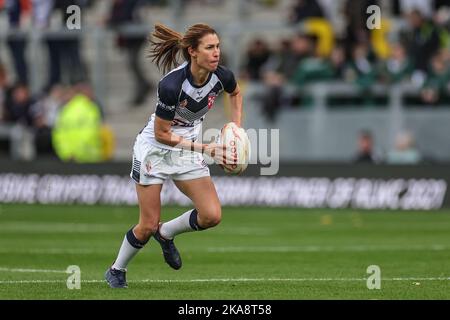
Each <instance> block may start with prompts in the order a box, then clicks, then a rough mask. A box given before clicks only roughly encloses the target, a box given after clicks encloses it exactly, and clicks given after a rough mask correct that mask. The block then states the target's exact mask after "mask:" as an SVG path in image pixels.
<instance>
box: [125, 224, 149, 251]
mask: <svg viewBox="0 0 450 320" xmlns="http://www.w3.org/2000/svg"><path fill="white" fill-rule="evenodd" d="M133 229H134V227H133V228H131V229H130V230H128V232H127V240H128V242H129V243H130V244H131V245H132V246H133V247H135V248H136V249H142V248H143V247H144V246H145V245H146V244H147V242H148V240H149V239H150V238H149V239H147V240H146V241H144V242H142V241H141V240H139V239H138V238H136V236H135V235H134V232H133Z"/></svg>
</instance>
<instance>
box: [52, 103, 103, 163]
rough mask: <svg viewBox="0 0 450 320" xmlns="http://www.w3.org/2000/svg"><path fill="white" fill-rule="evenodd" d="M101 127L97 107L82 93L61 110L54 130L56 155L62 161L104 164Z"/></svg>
mask: <svg viewBox="0 0 450 320" xmlns="http://www.w3.org/2000/svg"><path fill="white" fill-rule="evenodd" d="M101 127H102V119H101V115H100V110H99V108H98V106H97V105H96V104H95V103H94V102H93V101H92V100H91V99H89V98H88V97H86V96H84V95H82V94H78V95H76V96H74V97H73V98H72V99H71V100H70V101H69V102H68V103H67V104H66V105H64V106H63V107H62V109H61V111H60V113H59V115H58V117H57V119H56V123H55V126H54V128H53V132H52V140H53V147H54V149H55V152H56V154H57V155H58V157H59V158H60V159H61V160H63V161H75V162H98V161H102V160H103V155H102V137H101Z"/></svg>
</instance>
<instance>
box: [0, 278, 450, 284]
mask: <svg viewBox="0 0 450 320" xmlns="http://www.w3.org/2000/svg"><path fill="white" fill-rule="evenodd" d="M333 281H337V282H357V281H367V279H366V278H267V279H262V278H236V279H233V278H230V279H185V280H183V279H142V280H128V282H130V283H199V282H333ZM381 281H450V277H434V278H433V277H429V278H427V277H417V278H414V277H407V278H382V279H381ZM81 282H82V283H104V282H105V281H104V280H98V279H97V280H95V279H94V280H81ZM33 283H66V281H65V280H0V284H33Z"/></svg>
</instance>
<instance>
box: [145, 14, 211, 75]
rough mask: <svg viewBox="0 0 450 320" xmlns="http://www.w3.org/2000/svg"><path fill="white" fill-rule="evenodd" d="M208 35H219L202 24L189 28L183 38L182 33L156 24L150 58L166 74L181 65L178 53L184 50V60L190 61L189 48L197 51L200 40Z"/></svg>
mask: <svg viewBox="0 0 450 320" xmlns="http://www.w3.org/2000/svg"><path fill="white" fill-rule="evenodd" d="M207 34H217V33H216V31H215V30H214V29H212V28H211V27H210V26H208V25H206V24H202V23H198V24H194V25H193V26H191V27H189V29H188V30H187V31H186V34H185V35H184V36H183V35H181V34H180V33H178V32H176V31H174V30H172V29H170V28H168V27H166V26H164V25H163V24H160V23H157V24H155V30H154V31H153V32H152V34H151V36H150V38H149V41H150V54H149V57H150V58H151V59H152V62H154V63H155V64H156V66H157V67H158V68H159V69H162V71H163V72H164V73H166V72H167V71H169V70H170V69H172V68H173V67H176V66H178V65H179V63H178V57H177V56H178V53H179V51H180V50H182V54H183V58H184V59H185V60H186V61H189V60H190V55H189V52H188V48H189V47H192V48H193V49H197V47H198V45H199V43H200V39H201V38H202V37H203V36H205V35H207Z"/></svg>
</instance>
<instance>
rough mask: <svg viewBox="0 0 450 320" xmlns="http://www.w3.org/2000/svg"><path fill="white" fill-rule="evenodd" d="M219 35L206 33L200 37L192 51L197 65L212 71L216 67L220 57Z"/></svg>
mask: <svg viewBox="0 0 450 320" xmlns="http://www.w3.org/2000/svg"><path fill="white" fill-rule="evenodd" d="M219 44H220V43H219V37H218V36H217V34H207V35H205V36H203V37H202V38H201V39H200V42H199V45H198V47H197V49H196V50H195V52H194V56H193V58H194V60H195V61H196V63H197V64H198V65H199V67H201V68H203V69H206V70H208V71H209V72H213V71H215V70H216V69H217V66H218V65H219V59H220V47H219Z"/></svg>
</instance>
